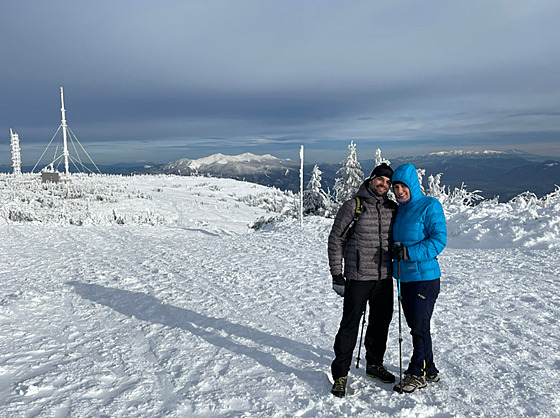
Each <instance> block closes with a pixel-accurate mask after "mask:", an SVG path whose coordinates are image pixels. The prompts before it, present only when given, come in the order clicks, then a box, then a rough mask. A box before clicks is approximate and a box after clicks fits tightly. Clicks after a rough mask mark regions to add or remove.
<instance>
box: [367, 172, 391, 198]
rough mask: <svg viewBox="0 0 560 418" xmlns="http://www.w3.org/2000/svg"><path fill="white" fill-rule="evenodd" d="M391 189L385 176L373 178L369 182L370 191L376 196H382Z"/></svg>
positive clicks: (389, 181)
mask: <svg viewBox="0 0 560 418" xmlns="http://www.w3.org/2000/svg"><path fill="white" fill-rule="evenodd" d="M389 187H391V179H390V178H389V177H385V176H379V177H375V178H373V179H372V180H371V181H370V182H369V188H370V190H371V191H372V192H373V193H375V194H376V195H378V196H382V195H384V194H385V193H387V192H388V191H389Z"/></svg>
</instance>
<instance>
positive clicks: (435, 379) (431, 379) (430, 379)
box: [426, 373, 439, 383]
mask: <svg viewBox="0 0 560 418" xmlns="http://www.w3.org/2000/svg"><path fill="white" fill-rule="evenodd" d="M426 380H427V381H428V382H432V383H435V382H439V374H437V373H435V374H429V375H427V376H426Z"/></svg>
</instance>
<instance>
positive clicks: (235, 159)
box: [163, 152, 279, 171]
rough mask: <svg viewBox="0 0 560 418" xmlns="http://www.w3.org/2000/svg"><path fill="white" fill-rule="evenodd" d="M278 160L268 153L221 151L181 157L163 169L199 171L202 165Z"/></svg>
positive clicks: (258, 162)
mask: <svg viewBox="0 0 560 418" xmlns="http://www.w3.org/2000/svg"><path fill="white" fill-rule="evenodd" d="M278 161H279V159H278V158H276V157H274V156H272V155H270V154H265V155H255V154H251V153H250V152H246V153H244V154H240V155H225V154H221V153H217V154H213V155H210V156H208V157H203V158H198V159H189V158H181V159H180V160H177V161H173V162H170V163H167V164H166V165H165V166H164V167H163V169H164V170H165V171H170V170H181V169H182V170H189V171H199V170H201V169H203V168H204V167H207V166H211V165H214V164H219V165H227V164H243V163H253V164H274V163H277V162H278Z"/></svg>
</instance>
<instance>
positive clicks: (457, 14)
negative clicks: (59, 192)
mask: <svg viewBox="0 0 560 418" xmlns="http://www.w3.org/2000/svg"><path fill="white" fill-rule="evenodd" d="M0 10H1V11H2V15H3V16H4V17H5V19H4V22H3V25H1V27H0V36H1V37H2V39H3V41H2V42H1V44H0V45H1V46H0V53H1V54H2V56H3V57H5V58H6V60H5V63H6V64H5V65H3V66H2V68H1V69H0V91H2V93H3V94H2V101H1V103H0V126H1V127H3V128H2V129H5V132H6V138H7V140H6V141H5V144H4V146H3V147H2V148H0V152H1V154H0V155H1V157H0V161H1V162H6V161H9V141H8V134H7V132H8V131H9V128H10V127H12V128H14V129H15V130H16V131H18V132H19V133H20V137H21V141H22V155H23V158H24V159H25V158H26V153H28V155H29V156H30V158H31V156H32V155H33V154H34V153H36V152H37V150H38V149H40V148H41V146H46V144H47V143H48V141H49V139H50V138H51V136H52V135H53V134H54V132H55V131H56V128H57V126H58V123H59V120H60V113H59V109H60V103H59V96H58V94H59V93H58V88H59V86H64V88H65V98H66V107H67V117H68V121H69V124H70V125H71V126H72V129H73V130H74V132H75V133H76V134H77V135H78V137H79V138H80V140H81V141H82V142H83V143H84V145H85V146H87V147H88V148H89V147H92V156H94V155H93V154H95V153H97V155H98V156H97V157H95V156H94V159H96V160H99V159H101V162H107V163H109V162H115V161H121V160H136V159H138V160H152V161H154V160H155V161H161V162H164V161H169V160H170V159H175V157H177V158H180V157H192V158H194V157H200V156H204V155H208V154H210V153H213V152H218V151H221V152H226V153H227V152H232V153H234V152H244V151H248V150H249V151H251V152H256V153H265V152H271V153H273V154H275V155H279V156H293V157H297V154H298V150H299V144H305V145H306V147H307V148H308V152H309V153H310V155H316V156H317V158H319V157H321V158H323V157H325V156H329V158H330V159H333V160H335V161H336V160H339V159H340V156H343V155H344V154H345V153H346V145H345V144H346V143H347V142H348V141H349V140H350V139H355V140H356V141H357V143H358V147H359V150H360V149H363V150H372V149H375V148H376V147H378V146H379V147H382V149H384V150H387V151H388V152H389V154H393V155H395V154H399V155H411V154H416V153H423V152H425V151H431V150H436V149H437V150H439V149H454V148H469V147H472V148H476V149H480V148H521V149H525V150H527V151H529V152H535V153H539V154H543V153H545V154H547V155H560V129H559V126H560V100H559V99H560V91H559V90H560V80H559V78H560V71H559V69H560V36H559V35H560V33H559V29H558V25H557V22H558V21H560V4H559V3H558V2H555V1H541V2H532V3H530V4H529V3H527V2H525V1H517V0H513V1H505V0H504V1H493V2H488V1H482V0H479V1H477V0H475V1H471V2H448V1H444V0H437V1H427V2H412V1H400V0H397V1H392V2H378V1H374V2H362V1H349V2H338V1H333V0H327V1H318V0H315V1H306V2H299V1H292V0H288V1H282V2H278V1H256V0H254V1H245V0H240V1H235V2H232V1H211V2H200V1H166V2H163V3H162V2H156V1H144V0H140V1H132V0H125V1H119V2H109V1H104V0H103V1H99V2H89V3H84V2H69V1H56V0H55V1H51V2H41V1H38V0H32V1H29V2H16V1H8V2H4V3H3V4H2V5H1V6H0ZM88 144H89V145H88ZM94 150H95V151H94Z"/></svg>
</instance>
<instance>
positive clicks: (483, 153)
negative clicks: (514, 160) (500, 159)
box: [428, 150, 523, 157]
mask: <svg viewBox="0 0 560 418" xmlns="http://www.w3.org/2000/svg"><path fill="white" fill-rule="evenodd" d="M512 154H523V152H522V151H517V150H508V151H497V150H482V151H465V150H453V151H436V152H430V153H429V154H428V155H429V156H434V157H436V156H437V157H449V156H458V155H460V156H469V155H472V156H488V155H494V156H495V155H512Z"/></svg>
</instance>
